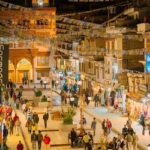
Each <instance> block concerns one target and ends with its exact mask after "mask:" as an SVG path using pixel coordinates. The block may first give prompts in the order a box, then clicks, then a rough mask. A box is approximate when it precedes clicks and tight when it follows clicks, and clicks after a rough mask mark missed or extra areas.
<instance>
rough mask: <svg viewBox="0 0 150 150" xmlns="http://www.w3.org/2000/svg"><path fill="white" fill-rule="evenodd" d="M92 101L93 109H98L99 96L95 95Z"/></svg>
mask: <svg viewBox="0 0 150 150" xmlns="http://www.w3.org/2000/svg"><path fill="white" fill-rule="evenodd" d="M94 101H95V107H98V103H99V96H98V94H96V95H95V96H94Z"/></svg>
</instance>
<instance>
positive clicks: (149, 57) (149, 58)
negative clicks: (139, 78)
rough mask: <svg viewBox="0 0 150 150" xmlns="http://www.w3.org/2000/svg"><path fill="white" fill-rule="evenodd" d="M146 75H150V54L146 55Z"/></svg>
mask: <svg viewBox="0 0 150 150" xmlns="http://www.w3.org/2000/svg"><path fill="white" fill-rule="evenodd" d="M145 67H146V73H150V54H148V53H147V54H146V66H145Z"/></svg>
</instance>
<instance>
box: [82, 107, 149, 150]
mask: <svg viewBox="0 0 150 150" xmlns="http://www.w3.org/2000/svg"><path fill="white" fill-rule="evenodd" d="M84 110H85V111H86V112H87V113H88V114H90V115H91V116H95V117H96V118H97V119H98V120H99V121H102V120H103V119H107V118H108V119H110V120H111V122H112V128H113V131H115V132H116V133H121V131H122V128H123V126H124V125H125V124H126V122H127V117H123V116H121V114H120V113H110V112H109V111H107V109H106V108H104V107H99V108H94V107H93V108H92V107H91V108H86V109H84ZM132 127H133V129H134V131H135V132H136V134H137V135H138V137H139V141H138V146H139V148H140V149H141V150H142V149H143V150H147V145H148V144H150V135H149V133H148V130H146V132H145V135H142V127H141V125H139V124H138V122H136V121H132Z"/></svg>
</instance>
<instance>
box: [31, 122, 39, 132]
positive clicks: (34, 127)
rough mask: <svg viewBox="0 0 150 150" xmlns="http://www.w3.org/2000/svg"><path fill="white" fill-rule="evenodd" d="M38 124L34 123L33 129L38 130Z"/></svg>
mask: <svg viewBox="0 0 150 150" xmlns="http://www.w3.org/2000/svg"><path fill="white" fill-rule="evenodd" d="M37 129H38V126H37V125H36V124H35V123H32V129H31V130H32V131H37Z"/></svg>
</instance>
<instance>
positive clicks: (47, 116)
mask: <svg viewBox="0 0 150 150" xmlns="http://www.w3.org/2000/svg"><path fill="white" fill-rule="evenodd" d="M48 119H49V114H48V113H47V112H46V113H45V114H44V115H43V120H44V126H45V128H47V121H48Z"/></svg>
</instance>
